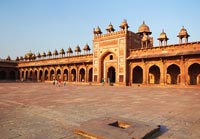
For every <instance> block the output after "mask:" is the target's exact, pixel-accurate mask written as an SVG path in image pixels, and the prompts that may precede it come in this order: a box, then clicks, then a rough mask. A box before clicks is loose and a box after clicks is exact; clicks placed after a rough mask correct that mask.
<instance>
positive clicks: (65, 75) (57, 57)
mask: <svg viewBox="0 0 200 139" xmlns="http://www.w3.org/2000/svg"><path fill="white" fill-rule="evenodd" d="M128 28H129V25H128V23H127V21H126V20H124V21H123V22H122V24H121V25H120V26H119V30H118V31H115V29H114V27H113V26H112V24H111V23H110V24H109V25H108V27H107V28H106V33H102V31H101V29H100V28H99V27H97V28H95V29H94V30H93V34H94V37H93V52H90V47H89V46H88V44H86V45H85V46H84V48H83V49H81V48H80V46H77V47H76V48H75V50H72V49H71V48H67V49H66V50H64V49H61V50H60V51H59V52H58V51H57V50H56V49H55V50H54V51H53V52H51V51H48V52H47V53H45V52H43V53H37V54H33V53H31V52H28V53H27V54H25V56H20V57H17V58H16V60H14V61H12V60H10V59H9V57H8V58H7V60H6V59H5V60H1V61H0V80H24V81H26V80H32V81H42V82H48V81H52V80H54V79H59V80H62V81H67V82H73V83H90V84H99V83H101V82H102V80H104V81H105V83H108V82H110V83H111V84H113V85H129V86H131V85H134V84H137V85H138V84H140V85H150V84H158V85H171V84H175V85H200V42H198V41H197V42H188V38H189V36H190V35H189V34H188V33H187V30H186V29H185V28H184V27H182V28H181V30H180V32H179V33H177V37H178V39H179V41H178V43H177V44H170V45H168V44H167V41H168V40H169V38H168V37H167V35H166V33H165V32H164V30H162V31H161V34H160V36H159V37H158V38H157V40H158V41H159V46H154V45H153V43H154V38H153V37H152V36H151V33H152V32H151V31H150V28H149V26H147V25H146V24H145V22H143V23H142V25H141V26H139V28H138V31H137V33H134V32H132V31H130V30H129V29H128Z"/></svg>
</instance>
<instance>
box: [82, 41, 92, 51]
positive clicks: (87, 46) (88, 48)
mask: <svg viewBox="0 0 200 139" xmlns="http://www.w3.org/2000/svg"><path fill="white" fill-rule="evenodd" d="M83 50H84V51H90V50H91V49H90V46H89V45H88V44H87V43H86V45H85V46H84V48H83Z"/></svg>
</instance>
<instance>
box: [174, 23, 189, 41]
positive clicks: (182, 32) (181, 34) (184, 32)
mask: <svg viewBox="0 0 200 139" xmlns="http://www.w3.org/2000/svg"><path fill="white" fill-rule="evenodd" d="M177 37H178V38H179V43H182V39H183V38H185V43H188V38H189V37H190V35H189V34H188V33H187V30H186V29H185V28H184V26H183V27H182V28H181V30H180V32H179V34H178V35H177Z"/></svg>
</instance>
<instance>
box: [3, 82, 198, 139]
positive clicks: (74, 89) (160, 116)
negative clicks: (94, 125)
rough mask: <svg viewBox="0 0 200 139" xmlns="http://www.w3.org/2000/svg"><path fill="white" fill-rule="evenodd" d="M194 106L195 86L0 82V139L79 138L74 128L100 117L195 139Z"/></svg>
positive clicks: (169, 137)
mask: <svg viewBox="0 0 200 139" xmlns="http://www.w3.org/2000/svg"><path fill="white" fill-rule="evenodd" d="M199 104H200V88H199V87H190V88H187V87H178V86H171V87H158V86H150V87H138V86H134V87H116V86H97V85H96V86H95V85H81V84H67V85H66V86H61V87H57V86H53V85H52V84H50V83H0V139H82V137H81V136H78V135H76V134H74V133H73V129H75V128H77V127H79V126H80V125H81V124H82V123H84V122H86V121H88V120H91V119H97V118H100V117H122V118H127V119H130V120H132V121H142V122H145V123H152V124H156V125H164V126H165V127H166V129H165V131H164V133H163V134H162V135H161V136H159V137H157V138H158V139H199V138H200V132H199V131H200V105H199Z"/></svg>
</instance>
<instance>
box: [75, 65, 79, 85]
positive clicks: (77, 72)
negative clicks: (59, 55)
mask: <svg viewBox="0 0 200 139" xmlns="http://www.w3.org/2000/svg"><path fill="white" fill-rule="evenodd" d="M76 82H79V70H78V67H77V65H76Z"/></svg>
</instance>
